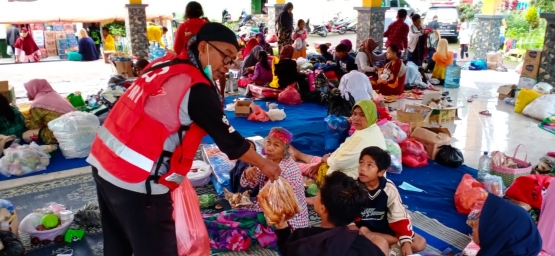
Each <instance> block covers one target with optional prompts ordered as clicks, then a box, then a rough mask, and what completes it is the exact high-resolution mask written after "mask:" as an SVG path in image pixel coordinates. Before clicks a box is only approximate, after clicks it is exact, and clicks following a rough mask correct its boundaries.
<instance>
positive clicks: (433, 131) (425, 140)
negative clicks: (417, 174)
mask: <svg viewBox="0 0 555 256" xmlns="http://www.w3.org/2000/svg"><path fill="white" fill-rule="evenodd" d="M410 137H411V138H414V139H416V140H417V141H419V142H421V143H422V145H424V148H425V149H426V152H427V153H428V156H429V157H430V159H432V160H435V158H436V155H437V152H438V151H439V147H441V146H444V145H451V133H450V132H449V129H447V128H429V127H417V128H416V129H414V131H413V132H412V133H411V134H410Z"/></svg>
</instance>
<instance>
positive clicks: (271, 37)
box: [266, 34, 278, 44]
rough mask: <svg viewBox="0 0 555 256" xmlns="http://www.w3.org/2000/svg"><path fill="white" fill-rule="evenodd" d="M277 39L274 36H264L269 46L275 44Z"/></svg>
mask: <svg viewBox="0 0 555 256" xmlns="http://www.w3.org/2000/svg"><path fill="white" fill-rule="evenodd" d="M277 41H278V38H277V36H276V35H275V34H273V35H268V36H266V42H268V43H269V44H273V43H277Z"/></svg>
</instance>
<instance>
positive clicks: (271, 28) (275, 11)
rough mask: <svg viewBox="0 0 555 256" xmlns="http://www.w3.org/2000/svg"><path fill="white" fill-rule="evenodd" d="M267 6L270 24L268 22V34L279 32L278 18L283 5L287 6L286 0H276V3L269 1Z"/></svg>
mask: <svg viewBox="0 0 555 256" xmlns="http://www.w3.org/2000/svg"><path fill="white" fill-rule="evenodd" d="M266 7H268V24H266V26H268V34H270V35H272V34H277V28H276V20H277V18H278V15H279V13H280V12H281V10H283V7H285V0H276V1H274V3H271V2H269V3H267V4H266ZM293 7H294V5H293ZM293 18H294V17H293Z"/></svg>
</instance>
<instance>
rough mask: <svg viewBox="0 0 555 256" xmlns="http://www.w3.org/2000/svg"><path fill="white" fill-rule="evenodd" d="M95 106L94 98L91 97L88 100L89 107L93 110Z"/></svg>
mask: <svg viewBox="0 0 555 256" xmlns="http://www.w3.org/2000/svg"><path fill="white" fill-rule="evenodd" d="M96 104H97V102H96V97H94V96H91V98H90V99H89V107H91V108H94V107H96Z"/></svg>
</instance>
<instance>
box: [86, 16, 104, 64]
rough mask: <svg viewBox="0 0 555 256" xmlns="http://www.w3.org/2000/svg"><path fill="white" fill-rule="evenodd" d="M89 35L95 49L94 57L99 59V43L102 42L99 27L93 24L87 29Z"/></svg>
mask: <svg viewBox="0 0 555 256" xmlns="http://www.w3.org/2000/svg"><path fill="white" fill-rule="evenodd" d="M89 35H90V37H91V39H92V40H93V42H94V46H95V47H96V55H97V56H98V58H100V42H102V38H101V37H100V27H99V26H98V24H96V23H93V24H92V25H91V26H90V27H89Z"/></svg>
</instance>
